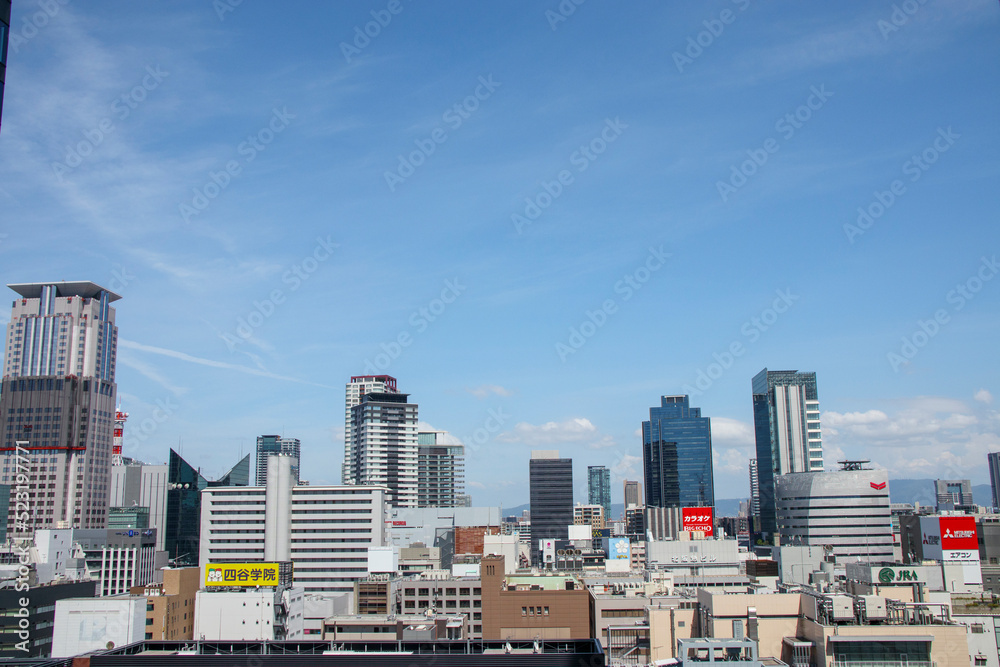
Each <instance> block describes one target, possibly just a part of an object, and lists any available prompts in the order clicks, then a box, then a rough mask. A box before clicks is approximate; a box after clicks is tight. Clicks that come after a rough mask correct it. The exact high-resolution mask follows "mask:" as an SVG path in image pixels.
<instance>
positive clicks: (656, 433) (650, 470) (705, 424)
mask: <svg viewBox="0 0 1000 667" xmlns="http://www.w3.org/2000/svg"><path fill="white" fill-rule="evenodd" d="M642 464H643V471H644V473H645V477H646V507H708V506H713V507H714V506H715V484H714V481H713V477H712V425H711V420H710V419H709V418H708V417H702V416H701V408H692V407H691V406H690V404H689V401H688V397H687V396H686V395H681V396H663V397H661V399H660V406H659V407H654V408H650V409H649V421H645V422H642Z"/></svg>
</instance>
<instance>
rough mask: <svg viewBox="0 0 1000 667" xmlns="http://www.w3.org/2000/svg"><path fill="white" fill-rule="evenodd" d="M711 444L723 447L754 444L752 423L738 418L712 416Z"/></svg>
mask: <svg viewBox="0 0 1000 667" xmlns="http://www.w3.org/2000/svg"><path fill="white" fill-rule="evenodd" d="M712 445H713V446H720V445H721V446H723V447H752V446H754V434H753V424H750V423H748V422H743V421H740V420H739V419H729V418H727V417H712Z"/></svg>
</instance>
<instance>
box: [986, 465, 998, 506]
mask: <svg viewBox="0 0 1000 667" xmlns="http://www.w3.org/2000/svg"><path fill="white" fill-rule="evenodd" d="M986 461H987V463H988V464H989V468H990V489H992V490H993V509H995V510H1000V452H990V453H989V454H987V455H986Z"/></svg>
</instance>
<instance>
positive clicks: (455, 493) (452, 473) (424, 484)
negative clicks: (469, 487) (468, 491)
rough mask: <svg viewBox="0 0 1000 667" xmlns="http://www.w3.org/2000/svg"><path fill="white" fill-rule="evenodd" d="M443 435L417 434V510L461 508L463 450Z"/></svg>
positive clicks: (462, 499) (435, 433) (439, 433)
mask: <svg viewBox="0 0 1000 667" xmlns="http://www.w3.org/2000/svg"><path fill="white" fill-rule="evenodd" d="M449 439H451V436H449V435H448V433H447V432H445V431H421V432H419V433H417V507H460V506H461V505H460V502H464V493H463V492H464V491H465V447H464V446H463V445H462V444H461V443H456V442H452V443H449V442H447V441H448V440H449Z"/></svg>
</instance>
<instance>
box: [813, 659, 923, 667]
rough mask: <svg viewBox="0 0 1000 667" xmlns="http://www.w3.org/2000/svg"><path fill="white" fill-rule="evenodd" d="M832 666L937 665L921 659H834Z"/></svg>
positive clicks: (910, 666) (887, 666)
mask: <svg viewBox="0 0 1000 667" xmlns="http://www.w3.org/2000/svg"><path fill="white" fill-rule="evenodd" d="M833 667H937V663H936V662H932V661H923V660H874V661H869V660H834V661H833Z"/></svg>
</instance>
